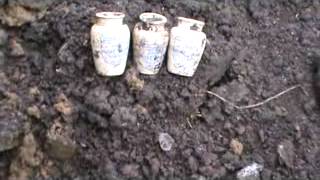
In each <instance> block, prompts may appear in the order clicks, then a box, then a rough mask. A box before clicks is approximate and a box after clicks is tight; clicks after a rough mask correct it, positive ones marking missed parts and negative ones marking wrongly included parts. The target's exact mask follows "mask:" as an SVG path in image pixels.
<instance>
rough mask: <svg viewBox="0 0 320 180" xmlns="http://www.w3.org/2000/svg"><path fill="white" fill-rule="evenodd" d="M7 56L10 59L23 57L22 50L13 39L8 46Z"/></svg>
mask: <svg viewBox="0 0 320 180" xmlns="http://www.w3.org/2000/svg"><path fill="white" fill-rule="evenodd" d="M9 55H10V56H12V57H22V56H24V55H25V52H24V49H23V47H22V45H21V44H20V43H18V42H17V41H16V40H15V39H11V41H10V44H9Z"/></svg>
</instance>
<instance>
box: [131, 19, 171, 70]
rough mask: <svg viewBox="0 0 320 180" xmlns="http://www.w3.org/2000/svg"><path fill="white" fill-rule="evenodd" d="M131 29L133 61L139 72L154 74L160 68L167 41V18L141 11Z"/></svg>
mask: <svg viewBox="0 0 320 180" xmlns="http://www.w3.org/2000/svg"><path fill="white" fill-rule="evenodd" d="M139 18H140V20H141V22H139V23H137V24H136V26H135V28H134V31H133V54H134V61H135V63H136V65H137V68H138V70H139V72H140V73H142V74H148V75H154V74H157V73H158V72H159V70H160V68H161V65H162V62H163V60H164V57H165V53H166V50H167V46H168V42H169V32H168V31H167V29H166V28H165V23H166V22H167V18H166V17H164V16H162V15H160V14H156V13H142V14H141V15H140V17H139Z"/></svg>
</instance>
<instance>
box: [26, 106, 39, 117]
mask: <svg viewBox="0 0 320 180" xmlns="http://www.w3.org/2000/svg"><path fill="white" fill-rule="evenodd" d="M27 113H28V115H29V116H31V117H34V118H36V119H40V117H41V113H40V110H39V108H38V107H37V106H31V107H28V109H27Z"/></svg>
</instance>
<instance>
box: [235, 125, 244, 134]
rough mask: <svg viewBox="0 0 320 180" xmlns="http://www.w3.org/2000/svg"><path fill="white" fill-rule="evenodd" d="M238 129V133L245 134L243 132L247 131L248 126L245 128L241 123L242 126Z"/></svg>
mask: <svg viewBox="0 0 320 180" xmlns="http://www.w3.org/2000/svg"><path fill="white" fill-rule="evenodd" d="M236 131H237V133H238V134H239V135H243V134H244V133H245V132H246V128H245V127H244V126H242V125H240V126H238V127H237V128H236Z"/></svg>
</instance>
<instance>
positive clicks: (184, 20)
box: [177, 16, 205, 26]
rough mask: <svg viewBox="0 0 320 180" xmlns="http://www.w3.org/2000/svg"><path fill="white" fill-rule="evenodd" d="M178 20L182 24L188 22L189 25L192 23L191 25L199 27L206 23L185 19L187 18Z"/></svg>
mask: <svg viewBox="0 0 320 180" xmlns="http://www.w3.org/2000/svg"><path fill="white" fill-rule="evenodd" d="M177 20H178V22H179V21H181V22H187V23H190V24H197V25H199V26H204V24H205V23H204V22H203V21H199V20H195V19H191V18H185V17H181V16H180V17H177Z"/></svg>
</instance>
